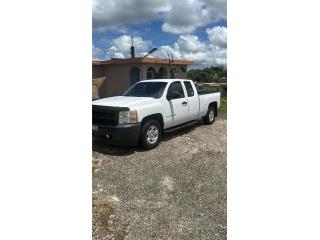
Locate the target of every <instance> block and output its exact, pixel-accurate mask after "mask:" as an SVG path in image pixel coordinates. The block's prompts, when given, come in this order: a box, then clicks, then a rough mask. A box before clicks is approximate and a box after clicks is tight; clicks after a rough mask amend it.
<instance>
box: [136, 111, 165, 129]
mask: <svg viewBox="0 0 320 240" xmlns="http://www.w3.org/2000/svg"><path fill="white" fill-rule="evenodd" d="M149 120H157V121H158V122H159V123H160V126H161V129H163V117H162V114H161V113H156V114H152V115H149V116H146V117H144V118H143V119H142V122H141V126H143V125H144V124H145V123H146V122H147V121H149Z"/></svg>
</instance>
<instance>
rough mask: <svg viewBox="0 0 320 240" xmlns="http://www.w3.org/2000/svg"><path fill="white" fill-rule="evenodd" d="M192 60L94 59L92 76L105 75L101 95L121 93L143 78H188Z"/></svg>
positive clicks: (145, 58)
mask: <svg viewBox="0 0 320 240" xmlns="http://www.w3.org/2000/svg"><path fill="white" fill-rule="evenodd" d="M192 63H193V62H192V61H186V60H171V61H170V60H169V59H160V58H147V57H132V58H126V59H119V58H111V60H107V61H92V78H93V79H95V78H100V77H105V80H104V82H103V84H102V85H101V86H100V88H99V96H100V97H109V96H115V95H118V94H121V93H122V92H124V91H125V90H127V89H128V88H129V87H130V86H131V85H133V84H135V83H136V82H138V81H141V80H147V79H150V80H152V79H157V78H187V67H188V65H190V64H192Z"/></svg>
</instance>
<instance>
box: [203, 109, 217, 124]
mask: <svg viewBox="0 0 320 240" xmlns="http://www.w3.org/2000/svg"><path fill="white" fill-rule="evenodd" d="M215 118H216V115H215V109H214V107H209V108H208V112H207V115H206V116H205V117H204V118H203V121H204V123H205V124H212V123H213V122H214V120H215Z"/></svg>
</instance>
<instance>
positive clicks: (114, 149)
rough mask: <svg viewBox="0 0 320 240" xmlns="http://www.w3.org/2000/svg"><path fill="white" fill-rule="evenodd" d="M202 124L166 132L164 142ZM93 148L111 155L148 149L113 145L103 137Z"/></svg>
mask: <svg viewBox="0 0 320 240" xmlns="http://www.w3.org/2000/svg"><path fill="white" fill-rule="evenodd" d="M200 125H202V122H201V121H200V122H197V123H195V124H194V125H191V126H188V127H185V128H183V129H180V130H177V131H174V132H171V133H164V134H163V136H162V140H161V141H162V142H166V141H169V140H171V139H174V138H176V137H178V136H183V135H184V134H187V133H189V132H191V131H193V129H195V128H196V127H198V126H200ZM92 150H93V151H95V152H98V153H102V154H106V155H111V156H128V155H131V154H134V153H135V152H145V151H148V150H146V149H144V148H142V147H139V146H137V147H120V146H113V145H111V144H109V143H107V142H106V141H104V140H102V139H95V138H94V139H93V141H92Z"/></svg>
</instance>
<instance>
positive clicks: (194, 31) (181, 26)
mask: <svg viewBox="0 0 320 240" xmlns="http://www.w3.org/2000/svg"><path fill="white" fill-rule="evenodd" d="M226 32H227V20H226V0H185V1H180V2H179V1H173V0H161V1H160V0H159V1H158V0H152V1H148V0H130V1H129V0H93V32H92V40H93V41H92V42H93V46H92V48H93V59H100V60H104V59H110V58H111V57H120V58H126V57H129V49H130V41H131V39H130V36H134V45H135V48H136V55H137V56H142V55H144V54H145V53H146V52H147V51H148V50H149V49H151V48H153V47H157V48H158V51H156V52H155V53H154V54H152V56H151V57H162V58H165V57H166V55H167V53H172V54H173V55H174V58H175V59H185V60H192V61H194V62H195V64H194V67H195V68H197V67H199V68H201V67H207V66H217V65H221V66H226V56H227V54H226V53H227V36H226Z"/></svg>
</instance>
